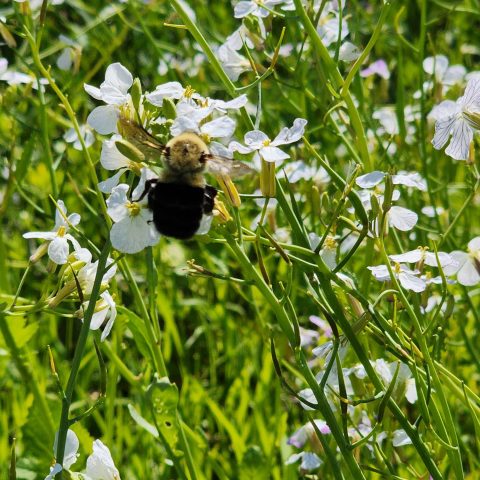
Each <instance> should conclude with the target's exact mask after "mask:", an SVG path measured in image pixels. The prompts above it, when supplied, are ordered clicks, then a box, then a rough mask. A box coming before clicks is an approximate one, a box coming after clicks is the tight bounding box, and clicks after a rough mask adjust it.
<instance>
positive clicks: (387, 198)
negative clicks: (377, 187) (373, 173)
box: [382, 174, 393, 213]
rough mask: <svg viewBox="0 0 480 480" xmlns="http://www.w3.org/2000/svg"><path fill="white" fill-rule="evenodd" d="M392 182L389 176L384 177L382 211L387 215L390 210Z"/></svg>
mask: <svg viewBox="0 0 480 480" xmlns="http://www.w3.org/2000/svg"><path fill="white" fill-rule="evenodd" d="M392 197H393V180H392V176H391V175H388V174H387V175H385V194H384V196H383V205H382V210H383V212H384V213H387V212H388V211H389V210H390V208H392Z"/></svg>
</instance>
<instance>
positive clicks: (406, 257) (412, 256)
mask: <svg viewBox="0 0 480 480" xmlns="http://www.w3.org/2000/svg"><path fill="white" fill-rule="evenodd" d="M422 255H423V254H422V251H421V250H420V249H418V248H417V249H416V250H410V251H409V252H405V253H400V254H399V255H389V258H390V260H393V261H394V262H397V263H401V262H406V263H416V262H418V261H419V260H420V259H421V258H422Z"/></svg>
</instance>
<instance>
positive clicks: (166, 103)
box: [162, 98, 177, 120]
mask: <svg viewBox="0 0 480 480" xmlns="http://www.w3.org/2000/svg"><path fill="white" fill-rule="evenodd" d="M162 110H163V114H164V115H165V118H167V119H168V120H174V119H175V118H177V109H176V107H175V104H174V103H173V100H172V99H171V98H164V99H163V103H162Z"/></svg>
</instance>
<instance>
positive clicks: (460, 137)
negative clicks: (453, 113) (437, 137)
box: [435, 119, 473, 160]
mask: <svg viewBox="0 0 480 480" xmlns="http://www.w3.org/2000/svg"><path fill="white" fill-rule="evenodd" d="M435 134H436V132H435ZM472 140H473V130H472V128H471V127H470V126H469V125H468V123H467V122H466V121H465V120H462V119H458V120H457V121H456V122H455V124H454V125H453V129H452V140H451V141H450V145H449V146H448V147H447V148H446V150H445V153H446V154H447V155H448V156H450V157H452V158H453V159H454V160H467V159H468V154H469V152H470V143H471V142H472Z"/></svg>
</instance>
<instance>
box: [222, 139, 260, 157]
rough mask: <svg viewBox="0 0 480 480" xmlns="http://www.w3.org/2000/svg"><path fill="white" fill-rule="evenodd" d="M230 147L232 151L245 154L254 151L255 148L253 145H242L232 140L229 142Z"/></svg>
mask: <svg viewBox="0 0 480 480" xmlns="http://www.w3.org/2000/svg"><path fill="white" fill-rule="evenodd" d="M228 149H229V150H230V151H231V152H240V153H241V154H243V155H246V154H248V153H252V152H253V151H254V150H255V149H254V148H252V147H246V146H245V145H242V144H241V143H239V142H230V143H229V144H228Z"/></svg>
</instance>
